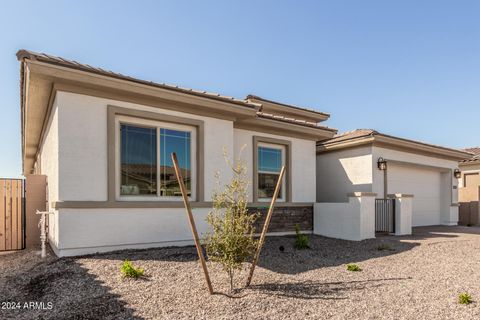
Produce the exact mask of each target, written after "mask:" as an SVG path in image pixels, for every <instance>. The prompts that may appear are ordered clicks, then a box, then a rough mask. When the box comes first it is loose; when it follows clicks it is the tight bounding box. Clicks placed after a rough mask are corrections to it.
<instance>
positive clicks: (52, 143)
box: [37, 100, 59, 209]
mask: <svg viewBox="0 0 480 320" xmlns="http://www.w3.org/2000/svg"><path fill="white" fill-rule="evenodd" d="M58 131H59V109H58V104H57V100H55V101H54V103H53V106H52V116H51V117H50V120H49V122H48V125H47V129H46V131H45V132H46V134H45V138H44V140H43V144H42V148H41V149H40V158H39V159H38V160H39V163H37V170H38V171H40V172H37V173H42V174H44V175H46V176H47V183H48V202H49V203H50V204H51V203H52V202H54V201H57V200H58V198H59V175H58V165H59V141H58V139H59V136H58ZM38 166H39V167H38ZM49 209H50V208H49Z"/></svg>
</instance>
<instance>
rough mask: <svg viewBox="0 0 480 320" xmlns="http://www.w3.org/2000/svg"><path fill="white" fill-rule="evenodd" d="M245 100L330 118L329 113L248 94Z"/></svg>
mask: <svg viewBox="0 0 480 320" xmlns="http://www.w3.org/2000/svg"><path fill="white" fill-rule="evenodd" d="M246 99H247V100H249V99H255V100H261V101H265V102H270V103H273V104H278V105H281V106H284V107H288V108H293V109H297V110H305V111H310V112H314V113H318V114H321V115H324V116H326V117H330V114H329V113H325V112H321V111H317V110H315V109H313V108H305V107H299V106H294V105H291V104H286V103H283V102H278V101H273V100H268V99H264V98H262V97H259V96H256V95H254V94H249V95H248V96H247V97H246Z"/></svg>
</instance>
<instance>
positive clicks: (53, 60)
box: [17, 50, 337, 132]
mask: <svg viewBox="0 0 480 320" xmlns="http://www.w3.org/2000/svg"><path fill="white" fill-rule="evenodd" d="M17 58H18V60H20V61H22V60H23V59H30V60H35V61H40V62H46V63H50V64H55V65H59V66H64V67H68V68H73V69H76V70H81V71H86V72H91V73H95V74H99V75H104V76H108V77H113V78H117V79H122V80H127V81H132V82H136V83H141V84H145V85H149V86H154V87H158V88H162V89H167V90H173V91H178V92H182V93H186V94H191V95H196V96H201V97H205V98H209V99H215V100H221V101H225V102H229V103H235V104H238V105H241V106H244V107H249V108H255V109H257V110H258V109H259V108H260V107H261V106H262V105H261V103H256V102H251V101H249V99H253V98H256V99H259V100H263V101H266V102H273V103H276V104H279V105H283V106H285V107H289V108H294V109H297V110H307V111H312V112H316V113H319V114H323V115H325V116H329V114H327V113H323V112H318V111H315V110H311V109H306V108H300V107H296V106H291V105H287V104H283V103H278V102H274V101H270V100H266V99H262V98H260V97H257V96H253V95H248V96H247V97H246V98H245V99H237V98H234V97H231V96H225V95H221V94H219V93H213V92H207V91H201V90H194V89H189V88H182V87H179V86H176V85H171V84H166V83H157V82H154V81H146V80H141V79H138V78H134V77H130V76H126V75H123V74H120V73H116V72H112V71H109V70H105V69H102V68H97V67H92V66H90V65H88V64H83V63H79V62H77V61H74V60H68V59H64V58H62V57H57V56H52V55H49V54H46V53H37V52H33V51H29V50H19V51H18V52H17ZM21 79H22V77H21ZM21 92H22V90H21ZM257 116H258V117H260V118H268V119H272V120H276V121H282V122H288V123H294V124H297V125H302V126H306V127H312V128H319V129H324V130H329V131H335V132H336V131H337V130H335V129H331V128H328V127H326V126H320V125H318V124H317V123H314V122H309V121H305V120H299V119H295V118H292V117H285V116H282V115H277V114H271V113H265V112H257Z"/></svg>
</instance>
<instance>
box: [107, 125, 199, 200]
mask: <svg viewBox="0 0 480 320" xmlns="http://www.w3.org/2000/svg"><path fill="white" fill-rule="evenodd" d="M115 125H116V128H117V130H116V131H117V132H118V135H117V137H116V141H117V143H116V152H117V155H118V156H117V157H116V158H117V159H118V160H117V164H116V167H117V177H118V179H117V180H118V182H117V183H116V190H117V192H116V193H117V198H118V199H119V200H167V201H168V200H174V201H175V200H176V201H178V200H179V199H180V197H181V192H180V186H179V184H178V181H177V178H176V176H175V170H174V168H173V162H172V159H171V154H172V153H173V152H175V153H176V154H177V159H178V163H179V166H180V169H181V172H182V176H183V180H184V183H185V187H186V189H187V192H188V195H189V197H190V198H191V199H195V191H196V190H195V186H196V181H195V177H196V176H195V172H196V159H195V155H196V150H195V148H196V143H195V141H196V128H195V127H192V126H188V125H180V124H174V123H169V122H160V121H154V120H147V119H139V118H133V117H127V116H118V117H117V118H116V123H115Z"/></svg>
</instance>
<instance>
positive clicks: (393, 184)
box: [387, 163, 448, 227]
mask: <svg viewBox="0 0 480 320" xmlns="http://www.w3.org/2000/svg"><path fill="white" fill-rule="evenodd" d="M387 177H388V178H387V181H388V193H408V194H413V196H414V198H413V210H412V226H413V227H417V226H430V225H438V224H441V212H442V211H443V210H442V191H445V190H448V189H447V188H448V186H446V185H445V183H442V182H443V181H442V180H443V179H442V172H441V171H439V170H434V169H428V168H424V167H419V166H412V165H401V164H394V163H390V164H389V166H388V176H387ZM443 209H444V210H445V208H443Z"/></svg>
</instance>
